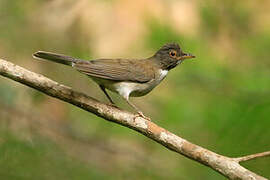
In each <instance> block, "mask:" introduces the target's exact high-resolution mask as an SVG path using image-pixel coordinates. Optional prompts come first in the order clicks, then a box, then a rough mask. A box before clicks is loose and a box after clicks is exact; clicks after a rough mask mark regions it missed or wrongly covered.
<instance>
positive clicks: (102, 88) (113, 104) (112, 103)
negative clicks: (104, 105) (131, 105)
mask: <svg viewBox="0 0 270 180" xmlns="http://www.w3.org/2000/svg"><path fill="white" fill-rule="evenodd" d="M99 87H100V89H101V90H102V91H103V92H104V94H105V95H106V97H107V98H108V99H109V101H110V103H111V105H112V106H115V107H116V105H115V103H114V102H113V100H112V98H111V97H110V96H109V94H108V93H107V91H106V89H105V87H104V86H102V85H99Z"/></svg>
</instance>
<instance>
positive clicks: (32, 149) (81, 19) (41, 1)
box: [0, 0, 270, 180]
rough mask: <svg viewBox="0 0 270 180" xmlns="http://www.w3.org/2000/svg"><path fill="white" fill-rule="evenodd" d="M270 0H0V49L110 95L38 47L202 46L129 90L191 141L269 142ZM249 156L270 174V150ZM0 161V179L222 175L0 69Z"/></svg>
mask: <svg viewBox="0 0 270 180" xmlns="http://www.w3.org/2000/svg"><path fill="white" fill-rule="evenodd" d="M269 7H270V2H269V1H264V0H262V1H260V2H259V3H258V1H244V0H240V1H233V0H228V1H215V0H206V1H205V0H191V1H188V0H179V1H176V0H168V1H165V0H164V1H163V0H147V1H144V0H137V1H132V0H125V1H124V0H100V1H98V0H77V1H74V0H27V1H25V0H16V1H14V0H13V1H11V0H0V57H1V58H4V59H6V60H9V61H11V62H13V63H16V64H18V65H20V66H23V67H25V68H27V69H29V70H32V71H34V72H37V73H41V74H43V75H45V76H47V77H49V78H51V79H53V80H56V81H58V82H60V83H63V84H65V85H68V86H71V87H72V88H74V89H75V90H78V91H82V92H85V93H87V94H88V95H90V96H93V97H95V98H96V99H99V100H100V101H103V102H107V99H106V97H105V96H104V95H103V93H102V92H101V91H100V90H99V88H98V87H97V85H96V84H95V83H93V82H92V81H91V80H90V79H89V78H87V77H86V76H84V75H82V74H80V73H78V72H76V71H74V70H73V69H71V68H68V67H65V66H62V65H57V64H53V63H49V62H45V61H36V60H33V59H32V57H31V54H32V53H33V52H35V51H37V50H45V51H52V52H57V53H62V54H67V55H71V56H75V57H79V58H83V59H95V58H116V57H122V58H143V57H148V56H151V55H152V54H153V53H154V52H155V51H156V50H157V49H158V48H159V47H161V46H162V45H163V44H164V43H166V42H177V43H179V44H180V45H181V47H182V48H183V50H184V51H185V52H190V53H192V54H195V55H196V57H197V58H196V59H194V60H191V61H186V62H185V63H183V64H182V65H181V66H179V67H177V68H176V69H174V70H172V71H171V72H170V73H169V76H167V78H166V80H165V81H163V82H162V83H161V84H160V85H159V86H158V87H157V88H156V89H155V90H154V91H152V92H151V93H150V94H149V95H147V96H145V97H143V98H135V99H132V101H133V102H134V103H135V104H136V105H137V106H138V107H140V108H141V109H144V113H145V114H146V115H147V116H150V117H152V119H153V120H154V122H155V123H157V124H158V125H160V126H162V127H164V128H166V129H168V130H169V131H171V132H174V133H176V134H178V135H180V136H182V137H184V138H186V139H188V140H189V141H191V142H193V143H196V144H198V145H200V146H203V147H205V148H208V149H210V150H212V151H214V152H217V153H219V154H223V155H226V156H231V157H237V156H243V155H247V154H252V153H257V152H262V151H267V150H269V149H270V130H269V127H270V121H269V120H270V119H269V117H270V98H269V95H270V94H269V91H270V61H269V59H270V51H269V47H270V21H269V18H270V11H269V10H270V9H269ZM111 94H112V93H111ZM112 97H113V99H114V100H115V101H116V102H117V104H118V105H119V106H120V107H121V108H125V109H129V110H131V109H130V108H129V107H128V106H127V105H126V104H125V102H124V101H123V100H122V99H121V98H119V97H118V96H117V95H115V94H112ZM243 165H244V166H245V167H246V168H248V169H250V170H252V171H254V172H256V173H258V174H260V175H262V176H264V177H268V178H269V177H270V171H269V170H270V158H269V157H268V158H261V159H257V160H252V161H249V162H245V163H243ZM0 167H1V168H0V177H1V179H25V180H29V179H76V180H77V179H105V178H106V179H165V178H166V179H184V180H185V179H188V180H189V179H208V180H211V179H213V180H216V179H225V178H224V177H223V176H221V175H220V174H218V173H216V172H214V171H213V170H211V169H209V168H207V167H204V166H203V165H200V164H198V163H196V162H194V161H191V160H189V159H187V158H185V157H182V156H179V155H178V154H176V153H174V152H171V151H169V150H167V149H165V148H164V147H162V146H160V145H159V144H157V143H155V142H153V141H151V140H149V139H147V138H145V137H144V136H142V135H140V134H138V133H136V132H133V131H131V130H130V129H127V128H124V127H121V126H119V125H116V124H113V123H109V122H106V121H104V120H102V119H100V118H98V117H96V116H94V115H93V114H90V113H87V112H85V111H83V110H80V109H78V108H76V107H74V106H72V105H69V104H67V103H64V102H61V101H59V100H57V99H54V98H51V97H48V96H46V95H44V94H41V93H39V92H37V91H35V90H33V89H31V88H28V87H26V86H23V85H21V84H18V83H16V82H14V81H11V80H8V79H6V78H4V77H0Z"/></svg>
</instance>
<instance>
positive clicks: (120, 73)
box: [73, 59, 155, 83]
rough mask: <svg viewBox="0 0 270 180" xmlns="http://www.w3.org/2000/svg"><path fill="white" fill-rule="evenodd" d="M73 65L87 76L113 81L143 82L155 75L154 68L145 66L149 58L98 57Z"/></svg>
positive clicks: (147, 64)
mask: <svg viewBox="0 0 270 180" xmlns="http://www.w3.org/2000/svg"><path fill="white" fill-rule="evenodd" d="M73 67H74V68H76V69H77V70H78V71H80V72H81V73H84V74H86V75H88V76H93V77H98V78H103V79H108V80H113V81H131V82H139V83H145V82H148V81H150V80H152V79H154V77H155V73H154V70H153V69H151V68H147V67H149V60H135V61H134V60H127V59H99V60H92V61H83V62H78V63H75V64H74V66H73ZM146 69H147V70H146Z"/></svg>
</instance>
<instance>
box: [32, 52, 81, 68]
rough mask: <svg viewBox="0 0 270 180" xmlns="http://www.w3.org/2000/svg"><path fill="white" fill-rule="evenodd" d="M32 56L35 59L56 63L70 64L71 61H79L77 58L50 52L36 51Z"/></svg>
mask: <svg viewBox="0 0 270 180" xmlns="http://www.w3.org/2000/svg"><path fill="white" fill-rule="evenodd" d="M33 57H34V58H36V59H46V60H49V61H53V62H56V63H60V64H64V65H68V66H72V64H73V63H76V62H78V61H81V60H79V59H76V58H73V57H71V56H65V55H61V54H55V53H50V52H44V51H38V52H36V53H34V54H33Z"/></svg>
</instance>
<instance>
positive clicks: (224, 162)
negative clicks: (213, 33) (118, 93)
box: [0, 59, 269, 180]
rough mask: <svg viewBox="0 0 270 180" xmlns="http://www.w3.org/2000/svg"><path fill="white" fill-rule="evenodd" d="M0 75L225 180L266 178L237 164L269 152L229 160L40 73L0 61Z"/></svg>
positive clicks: (263, 179)
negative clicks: (144, 139)
mask: <svg viewBox="0 0 270 180" xmlns="http://www.w3.org/2000/svg"><path fill="white" fill-rule="evenodd" d="M0 75H2V76H5V77H7V78H9V79H12V80H14V81H17V82H20V83H22V84H25V85H27V86H29V87H31V88H34V89H36V90H38V91H40V92H43V93H45V94H47V95H49V96H52V97H55V98H58V99H60V100H63V101H65V102H67V103H70V104H73V105H75V106H77V107H79V108H81V109H84V110H86V111H88V112H91V113H94V114H95V115H97V116H99V117H101V118H103V119H105V120H108V121H111V122H114V123H117V124H120V125H122V126H125V127H128V128H130V129H133V130H135V131H137V132H139V133H141V134H143V135H145V136H146V137H148V138H149V139H152V140H154V141H156V142H158V143H159V144H161V145H163V146H165V147H166V148H168V149H170V150H172V151H174V152H176V153H179V154H182V155H184V156H186V157H188V158H190V159H192V160H195V161H197V162H199V163H201V164H204V165H206V166H208V167H210V168H212V169H214V170H215V171H217V172H219V173H220V174H222V175H223V176H225V177H227V178H230V179H243V180H250V179H252V180H266V178H264V177H261V176H259V175H257V174H255V173H253V172H252V171H249V170H248V169H246V168H244V167H243V166H241V165H240V164H239V162H241V161H246V160H249V159H253V158H254V156H256V157H262V156H266V155H269V153H264V154H260V155H250V156H244V157H240V158H230V157H226V156H222V155H219V154H216V153H214V152H212V151H210V150H207V149H205V148H202V147H200V146H198V145H195V144H192V143H190V142H188V141H187V140H185V139H183V138H181V137H179V136H177V135H175V134H173V133H171V132H169V131H167V130H166V129H163V128H161V127H159V126H158V125H156V124H155V123H153V122H150V121H147V120H146V119H143V118H141V117H138V116H136V115H135V114H132V113H130V112H127V111H123V110H120V109H118V108H116V107H113V106H109V105H106V104H104V103H101V102H99V101H97V100H96V99H94V98H92V97H89V96H87V95H85V94H83V93H80V92H77V91H74V90H72V89H71V88H70V87H67V86H64V85H62V84H59V83H57V82H55V81H53V80H51V79H49V78H46V77H44V76H42V75H40V74H36V73H34V72H31V71H29V70H26V69H24V68H22V67H20V66H17V65H14V64H12V63H10V62H7V61H5V60H2V59H0Z"/></svg>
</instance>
